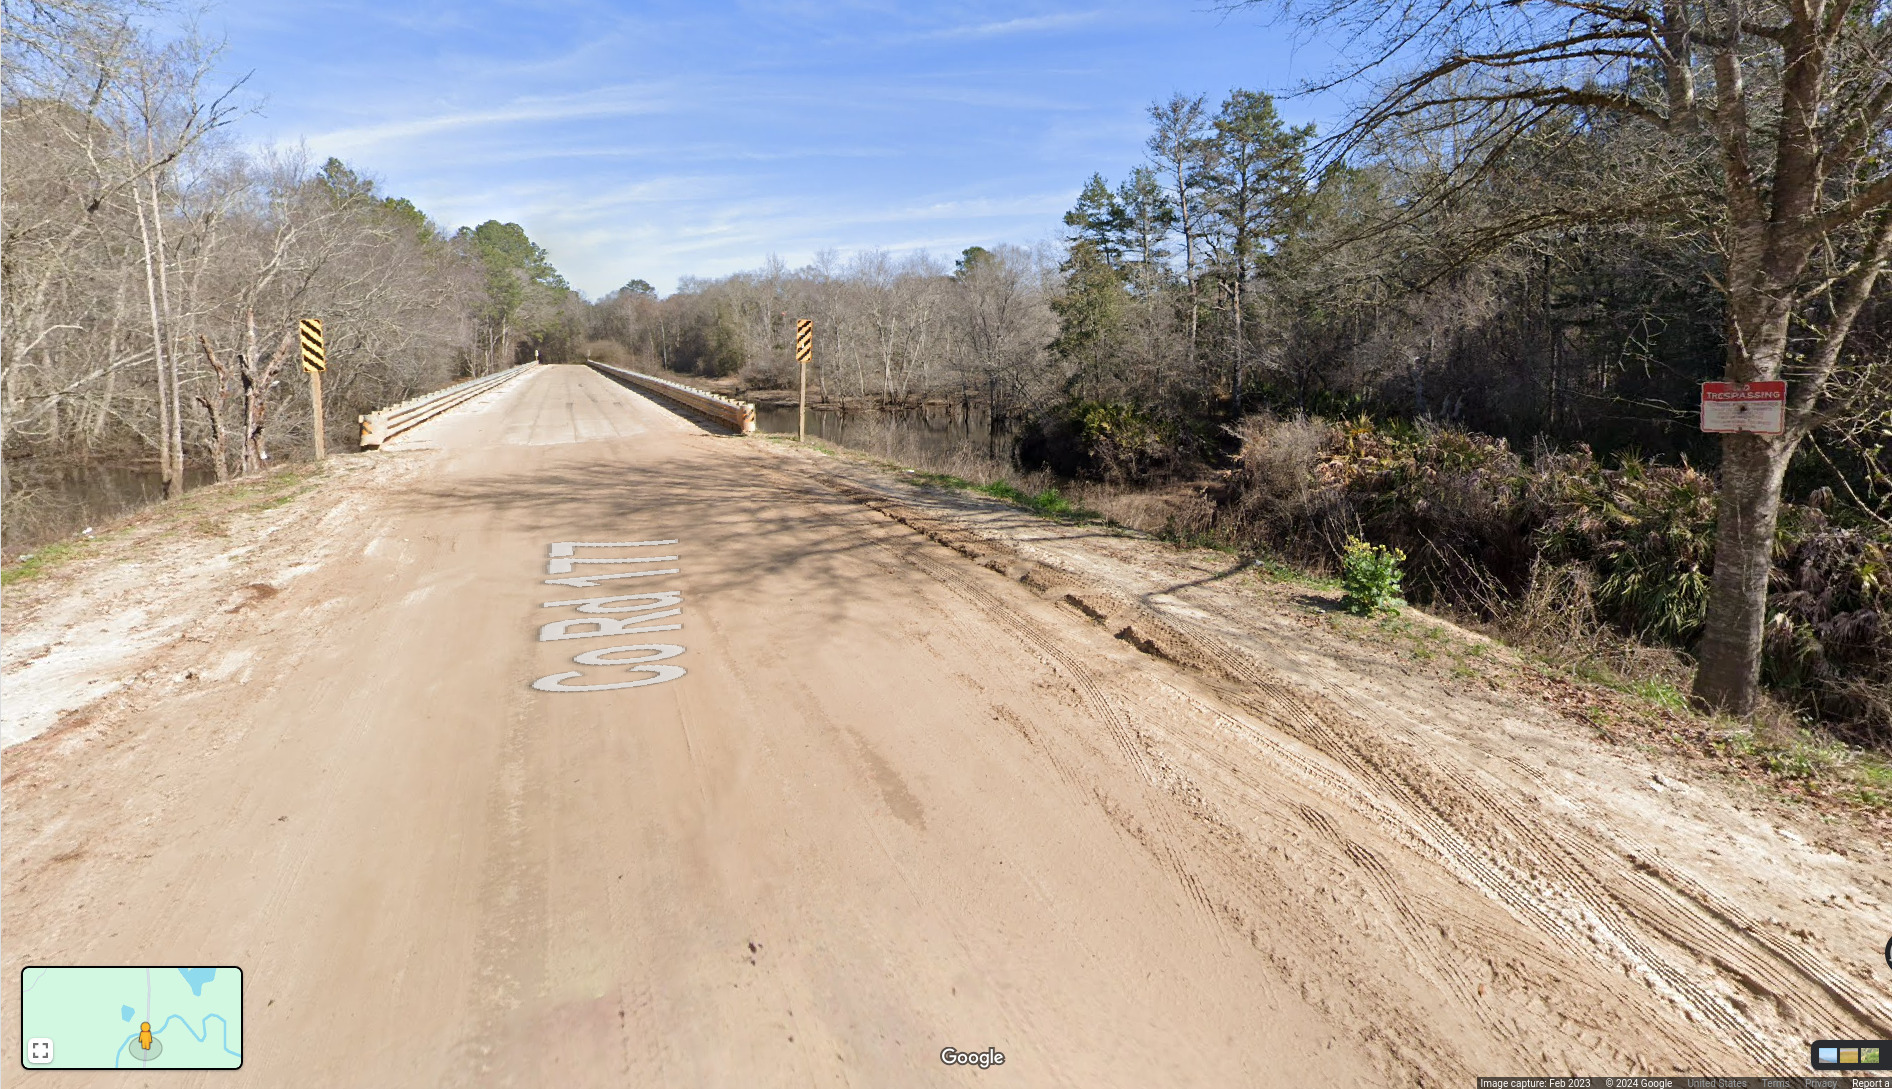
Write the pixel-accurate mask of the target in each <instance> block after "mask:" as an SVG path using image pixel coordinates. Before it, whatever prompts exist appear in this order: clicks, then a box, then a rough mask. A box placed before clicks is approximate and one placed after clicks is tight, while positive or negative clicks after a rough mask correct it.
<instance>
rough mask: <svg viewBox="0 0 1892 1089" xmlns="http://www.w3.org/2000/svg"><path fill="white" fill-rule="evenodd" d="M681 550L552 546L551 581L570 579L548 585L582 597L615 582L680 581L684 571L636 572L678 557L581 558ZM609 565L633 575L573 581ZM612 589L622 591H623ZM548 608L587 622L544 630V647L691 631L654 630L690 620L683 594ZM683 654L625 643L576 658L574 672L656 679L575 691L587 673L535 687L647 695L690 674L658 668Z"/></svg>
mask: <svg viewBox="0 0 1892 1089" xmlns="http://www.w3.org/2000/svg"><path fill="white" fill-rule="evenodd" d="M676 543H677V542H676V541H674V540H665V541H558V542H555V543H553V545H552V546H551V550H550V554H549V556H548V557H547V564H546V574H549V575H563V576H565V577H563V578H549V579H546V580H545V583H546V585H548V586H571V587H576V588H578V589H581V590H590V589H596V588H597V587H599V586H601V585H602V584H604V583H608V582H619V581H623V580H627V579H645V578H657V577H661V576H665V575H675V574H677V573H678V571H679V570H680V569H679V568H675V567H640V566H635V565H638V564H659V563H674V562H676V559H677V557H675V556H580V555H578V550H579V549H581V548H661V547H663V546H665V545H674V544H676ZM604 564H616V565H619V566H622V567H624V568H625V569H624V570H618V571H600V572H597V573H595V574H593V573H585V574H572V569H573V568H574V567H576V566H579V565H588V566H597V565H604ZM610 588H611V589H621V588H622V587H610ZM542 608H547V609H574V610H576V611H577V612H578V613H579V614H580V615H578V616H573V617H566V618H564V619H560V620H553V621H550V622H548V623H546V624H544V625H541V626H540V628H539V642H541V643H553V642H562V641H564V640H567V639H603V638H612V637H616V636H624V635H644V634H648V633H651V632H660V631H681V630H682V629H683V624H682V622H681V621H680V620H679V621H678V622H677V623H674V624H656V623H652V622H653V621H657V620H667V619H669V618H671V617H681V616H682V614H683V593H682V591H680V590H652V591H645V592H642V593H634V594H610V595H601V596H598V597H575V598H567V599H565V600H562V601H548V602H546V603H545V604H544V605H543V606H542ZM683 650H684V648H683V647H681V646H678V645H676V644H674V643H624V644H619V645H616V646H609V647H598V648H596V649H594V650H586V651H583V652H581V653H579V654H578V655H576V656H575V657H573V658H572V664H573V665H581V666H602V667H607V668H609V669H610V670H611V673H610V674H606V675H605V676H611V675H619V674H620V673H631V674H649V676H643V677H639V678H638V679H636V680H628V681H607V682H606V683H602V684H572V683H570V682H572V681H574V680H584V679H588V678H587V674H586V673H585V672H584V671H582V670H576V669H574V670H570V671H568V672H565V673H554V674H552V675H551V676H549V677H540V678H539V679H538V680H536V681H533V682H532V687H533V688H534V689H536V690H538V691H540V692H610V691H615V690H617V689H620V688H643V687H645V686H647V685H653V684H663V683H664V682H665V681H674V680H676V679H677V678H678V677H681V676H683V675H684V672H685V671H684V668H683V667H682V666H675V665H659V664H658V663H660V662H663V661H665V660H666V659H669V658H675V657H676V656H678V655H679V654H682V653H683ZM627 655H628V657H627Z"/></svg>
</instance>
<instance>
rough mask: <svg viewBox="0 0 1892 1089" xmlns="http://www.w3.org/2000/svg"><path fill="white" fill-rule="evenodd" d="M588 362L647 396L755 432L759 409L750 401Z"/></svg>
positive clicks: (738, 429)
mask: <svg viewBox="0 0 1892 1089" xmlns="http://www.w3.org/2000/svg"><path fill="white" fill-rule="evenodd" d="M585 362H586V363H588V364H590V365H591V367H592V369H594V370H596V371H598V372H599V373H600V374H604V375H608V376H609V377H612V378H615V379H617V380H618V381H620V382H623V383H625V384H626V385H630V386H635V387H636V388H638V389H641V390H644V391H645V392H647V393H654V394H656V395H657V396H659V397H662V398H664V399H665V400H668V401H674V402H676V403H677V404H680V405H682V406H683V407H685V408H688V409H693V410H695V411H697V412H701V413H702V414H703V415H705V416H708V417H709V418H710V419H712V420H715V421H716V422H717V423H720V424H723V425H724V426H726V427H728V428H729V429H730V430H732V431H734V432H735V433H736V434H738V435H747V434H750V433H752V432H754V431H755V406H754V405H752V404H750V403H749V402H747V401H737V400H734V399H732V398H729V397H724V396H722V395H721V394H718V393H707V392H705V391H703V390H700V389H692V388H690V387H689V386H686V385H684V384H683V383H681V382H672V381H670V380H669V379H667V378H657V377H654V376H652V375H648V374H643V373H641V372H638V371H627V370H625V369H624V368H623V367H613V366H611V365H610V364H608V363H600V362H598V361H597V360H595V359H587V360H585Z"/></svg>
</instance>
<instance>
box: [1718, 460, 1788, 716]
mask: <svg viewBox="0 0 1892 1089" xmlns="http://www.w3.org/2000/svg"><path fill="white" fill-rule="evenodd" d="M1796 445H1798V443H1796V442H1794V441H1792V440H1791V439H1788V438H1785V437H1775V436H1770V435H1754V434H1747V433H1742V434H1734V435H1724V436H1722V439H1721V491H1720V496H1719V502H1718V504H1717V513H1716V523H1715V572H1714V581H1713V583H1712V584H1711V587H1710V589H1709V593H1708V617H1707V624H1706V625H1705V627H1704V629H1703V634H1702V640H1701V644H1700V647H1699V649H1698V651H1697V657H1698V659H1699V665H1698V666H1697V668H1696V671H1695V689H1694V691H1695V697H1696V698H1697V699H1698V700H1700V701H1701V702H1702V703H1703V704H1706V705H1707V706H1708V707H1710V708H1712V709H1714V710H1719V711H1724V712H1726V713H1728V714H1731V715H1736V716H1742V717H1745V716H1747V715H1751V714H1753V713H1754V709H1755V706H1756V704H1757V703H1758V702H1759V698H1760V678H1761V643H1762V639H1763V638H1764V636H1765V631H1764V628H1765V625H1766V621H1767V580H1768V576H1769V575H1770V574H1771V573H1772V572H1773V569H1774V530H1775V527H1776V525H1777V524H1778V522H1779V519H1780V485H1781V480H1782V478H1783V477H1785V476H1786V473H1787V462H1788V461H1789V460H1791V458H1792V456H1793V448H1794V447H1795V446H1796Z"/></svg>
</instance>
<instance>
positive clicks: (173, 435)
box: [148, 171, 184, 499]
mask: <svg viewBox="0 0 1892 1089" xmlns="http://www.w3.org/2000/svg"><path fill="white" fill-rule="evenodd" d="M148 180H149V181H150V183H151V231H152V234H154V235H155V236H156V242H157V256H158V301H159V304H160V305H161V306H162V307H163V313H164V327H165V330H166V333H167V336H168V334H169V331H170V330H171V329H173V328H175V323H173V322H172V320H171V280H170V276H169V274H167V273H166V272H165V263H164V215H163V212H162V208H163V205H162V204H161V203H160V194H159V191H158V175H157V173H156V172H155V171H154V172H153V173H152V174H151V177H150V178H149V179H148ZM164 360H168V361H169V365H170V369H171V406H170V419H171V428H170V432H169V433H168V434H166V435H165V437H164V441H165V443H166V444H167V445H169V446H170V448H171V456H170V461H171V466H172V468H173V472H172V473H171V479H170V480H168V481H166V482H165V487H164V495H165V498H167V499H176V498H178V497H179V496H182V495H183V494H184V405H183V401H182V399H181V398H180V397H179V395H178V386H179V384H180V383H179V382H178V378H179V375H178V366H177V352H175V351H173V350H172V345H171V344H170V343H168V342H167V343H166V344H165V352H164ZM164 360H160V361H159V363H158V365H159V366H161V367H162V366H164V365H165V362H164Z"/></svg>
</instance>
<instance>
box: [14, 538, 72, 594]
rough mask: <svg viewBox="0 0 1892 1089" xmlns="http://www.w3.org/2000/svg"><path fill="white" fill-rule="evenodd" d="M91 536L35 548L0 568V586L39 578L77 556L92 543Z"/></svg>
mask: <svg viewBox="0 0 1892 1089" xmlns="http://www.w3.org/2000/svg"><path fill="white" fill-rule="evenodd" d="M91 543H92V542H91V540H90V539H89V538H85V537H80V538H78V539H76V540H71V541H58V542H55V543H53V544H49V545H46V546H45V547H43V548H39V549H35V550H34V551H32V552H30V553H28V554H27V555H25V556H22V557H20V559H19V560H17V561H15V562H14V563H12V564H10V565H8V566H7V567H6V568H5V569H4V570H0V586H11V585H13V584H14V583H16V582H25V581H26V580H27V579H32V578H38V577H39V576H40V575H42V574H44V573H45V572H47V571H49V570H51V569H53V568H55V567H58V566H59V565H60V564H62V563H65V562H66V561H67V560H70V559H72V558H73V557H75V556H77V555H78V554H79V553H80V552H82V551H84V550H85V547H86V546H87V545H89V544H91Z"/></svg>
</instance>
